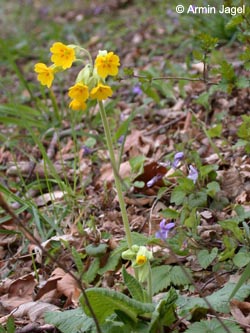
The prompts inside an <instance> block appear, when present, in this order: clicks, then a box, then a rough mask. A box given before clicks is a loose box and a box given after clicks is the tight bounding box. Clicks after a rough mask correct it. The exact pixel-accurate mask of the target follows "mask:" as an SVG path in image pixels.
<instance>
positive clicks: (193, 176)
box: [187, 165, 199, 183]
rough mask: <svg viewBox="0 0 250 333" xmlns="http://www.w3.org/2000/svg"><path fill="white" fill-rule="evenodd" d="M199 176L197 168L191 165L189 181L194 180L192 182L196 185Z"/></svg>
mask: <svg viewBox="0 0 250 333" xmlns="http://www.w3.org/2000/svg"><path fill="white" fill-rule="evenodd" d="M198 176H199V174H198V171H197V169H196V168H195V167H193V166H192V165H190V166H189V173H188V176H187V177H188V178H189V179H192V181H193V182H194V183H196V181H197V179H198Z"/></svg>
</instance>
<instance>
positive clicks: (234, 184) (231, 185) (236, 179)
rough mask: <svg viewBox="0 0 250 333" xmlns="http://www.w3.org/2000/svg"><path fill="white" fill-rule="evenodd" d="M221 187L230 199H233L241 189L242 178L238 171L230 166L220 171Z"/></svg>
mask: <svg viewBox="0 0 250 333" xmlns="http://www.w3.org/2000/svg"><path fill="white" fill-rule="evenodd" d="M220 182H221V189H222V191H224V192H225V193H226V196H227V197H228V198H230V199H234V198H235V197H236V196H237V195H238V194H239V193H240V192H241V190H242V180H241V177H240V173H239V171H238V170H237V169H236V168H235V167H232V168H230V169H229V170H225V171H223V172H222V177H221V179H220Z"/></svg>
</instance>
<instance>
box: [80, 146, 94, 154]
mask: <svg viewBox="0 0 250 333" xmlns="http://www.w3.org/2000/svg"><path fill="white" fill-rule="evenodd" d="M82 151H83V156H87V155H90V154H92V153H93V151H92V149H91V148H89V147H87V146H82Z"/></svg>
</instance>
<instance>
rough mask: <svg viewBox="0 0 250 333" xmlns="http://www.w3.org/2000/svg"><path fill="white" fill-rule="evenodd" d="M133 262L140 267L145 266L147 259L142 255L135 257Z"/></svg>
mask: <svg viewBox="0 0 250 333" xmlns="http://www.w3.org/2000/svg"><path fill="white" fill-rule="evenodd" d="M135 262H136V264H137V265H139V266H142V265H144V264H145V262H147V257H146V256H144V255H142V254H140V255H137V256H136V260H135Z"/></svg>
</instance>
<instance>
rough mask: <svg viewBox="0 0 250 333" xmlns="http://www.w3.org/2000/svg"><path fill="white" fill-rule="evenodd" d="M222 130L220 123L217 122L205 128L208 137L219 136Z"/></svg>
mask: <svg viewBox="0 0 250 333" xmlns="http://www.w3.org/2000/svg"><path fill="white" fill-rule="evenodd" d="M221 132H222V124H218V125H215V126H213V127H212V128H210V129H209V130H207V133H208V134H209V136H210V138H216V137H217V138H220V137H221Z"/></svg>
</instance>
